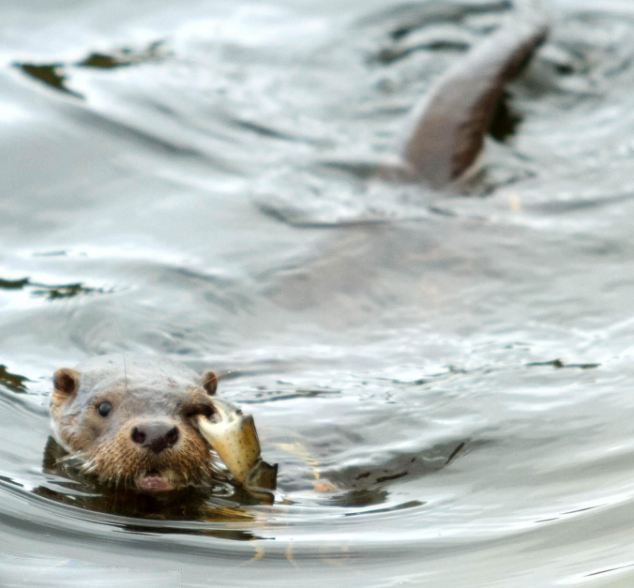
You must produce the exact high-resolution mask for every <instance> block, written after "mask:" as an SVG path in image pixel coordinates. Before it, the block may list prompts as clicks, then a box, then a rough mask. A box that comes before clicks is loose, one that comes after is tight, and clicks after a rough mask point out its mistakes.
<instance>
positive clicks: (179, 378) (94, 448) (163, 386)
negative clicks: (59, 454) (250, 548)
mask: <svg viewBox="0 0 634 588" xmlns="http://www.w3.org/2000/svg"><path fill="white" fill-rule="evenodd" d="M53 379H54V390H53V393H52V396H51V405H50V413H51V422H52V427H53V432H54V435H55V438H56V440H57V442H58V443H59V444H60V445H61V446H62V447H63V448H64V449H65V450H66V451H68V452H69V453H71V454H72V455H74V456H76V457H78V458H80V459H81V462H82V466H81V467H82V470H83V471H84V472H86V473H89V474H92V475H94V476H96V477H97V479H98V481H99V482H101V483H103V484H109V485H120V486H124V487H132V488H136V489H138V490H141V491H149V492H152V491H166V490H173V489H177V488H182V487H185V486H199V485H207V484H209V483H211V482H212V480H213V478H214V455H213V453H212V452H211V448H210V446H209V444H208V443H206V442H205V440H204V439H203V438H202V437H201V435H200V433H199V431H198V429H197V427H196V422H195V421H196V419H197V418H198V417H199V416H201V415H203V416H207V417H208V416H210V415H212V414H213V413H214V405H213V400H212V398H211V397H212V396H213V394H215V391H216V385H217V379H216V376H215V375H214V374H213V372H205V373H204V374H203V375H202V376H199V375H198V374H196V373H195V372H193V371H192V370H190V369H188V368H187V367H185V366H182V365H179V364H177V363H174V362H171V361H169V360H167V359H162V358H161V359H157V358H154V357H139V356H127V355H121V354H118V355H104V356H100V357H95V358H93V359H90V360H88V361H86V362H85V363H83V364H81V365H79V366H77V367H76V368H75V369H69V368H62V369H59V370H57V371H56V372H55V375H54V378H53ZM216 472H217V470H216Z"/></svg>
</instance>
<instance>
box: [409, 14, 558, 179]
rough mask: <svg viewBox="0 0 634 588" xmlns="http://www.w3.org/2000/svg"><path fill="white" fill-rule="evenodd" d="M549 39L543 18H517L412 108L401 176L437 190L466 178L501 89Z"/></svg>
mask: <svg viewBox="0 0 634 588" xmlns="http://www.w3.org/2000/svg"><path fill="white" fill-rule="evenodd" d="M547 35H548V25H547V23H546V22H545V21H544V20H542V19H541V17H539V16H538V15H535V14H531V15H528V14H517V15H515V20H514V21H512V22H510V23H508V24H506V25H504V26H502V27H500V28H499V29H498V30H497V31H496V32H495V33H493V34H492V35H491V36H490V37H489V38H487V39H486V40H485V41H484V42H482V43H480V44H479V45H476V46H475V47H474V48H473V49H471V51H469V53H468V54H467V55H466V56H465V58H464V60H462V61H459V62H458V63H457V64H456V65H455V66H454V67H453V68H451V69H450V70H449V71H448V72H447V73H446V74H445V75H444V76H443V77H441V78H440V79H439V80H438V81H437V82H436V83H435V84H434V85H433V86H432V88H431V89H430V91H429V92H428V94H427V96H426V97H425V98H424V99H423V101H422V103H421V104H420V105H419V106H417V107H415V109H414V115H413V119H414V121H415V123H414V125H413V130H412V131H411V133H409V135H408V137H407V140H406V141H405V148H404V153H403V154H402V158H401V160H402V161H401V166H402V173H401V177H404V178H406V179H408V180H410V181H421V182H422V183H424V184H426V185H428V186H430V187H431V188H434V189H439V188H443V187H445V186H447V185H449V184H451V183H452V182H454V181H456V180H458V179H460V178H461V177H462V176H464V175H465V173H466V172H468V171H469V170H470V168H471V167H472V166H473V164H474V163H475V162H476V160H477V158H478V156H479V155H480V152H481V150H482V146H483V144H484V136H485V134H486V133H487V132H488V130H489V127H490V126H491V123H492V121H493V119H494V117H495V114H496V112H497V110H498V108H499V106H500V101H501V99H502V97H503V95H504V90H505V87H506V86H507V84H508V83H509V82H510V81H512V80H513V79H514V78H515V77H517V75H519V73H520V72H521V71H522V69H523V68H524V66H525V65H526V64H527V63H528V62H529V61H530V59H531V57H532V55H533V54H534V52H535V51H536V49H537V48H538V47H539V46H540V45H541V44H542V43H543V42H544V41H545V39H546V37H547Z"/></svg>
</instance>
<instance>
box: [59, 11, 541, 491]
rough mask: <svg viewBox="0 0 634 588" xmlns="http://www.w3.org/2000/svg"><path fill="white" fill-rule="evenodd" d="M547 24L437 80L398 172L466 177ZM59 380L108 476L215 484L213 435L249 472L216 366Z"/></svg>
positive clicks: (74, 432) (133, 367)
mask: <svg viewBox="0 0 634 588" xmlns="http://www.w3.org/2000/svg"><path fill="white" fill-rule="evenodd" d="M547 30H548V29H547V26H546V24H545V23H543V22H541V21H536V20H534V19H527V20H521V19H520V20H519V21H516V23H513V24H511V25H508V26H505V27H503V28H501V29H500V30H499V31H498V32H496V33H494V34H493V35H492V36H491V37H490V38H489V39H488V40H487V41H485V42H484V43H482V44H481V45H480V46H478V47H476V48H475V49H473V50H472V51H471V52H470V53H469V54H468V55H467V56H466V57H465V58H464V60H463V61H461V62H460V63H459V64H458V65H457V66H456V67H454V68H453V69H451V70H450V71H449V72H448V73H447V74H446V76H444V77H443V78H442V79H441V80H440V81H439V82H438V83H436V85H435V86H434V87H433V88H432V89H431V91H430V92H429V94H428V97H427V98H426V100H425V101H424V103H423V106H422V107H421V108H418V109H417V116H416V123H415V125H414V128H413V131H412V133H411V134H410V136H409V138H408V139H407V141H406V145H405V150H404V154H403V157H402V159H401V162H400V164H399V166H398V168H397V171H398V172H399V177H401V178H404V179H407V180H413V181H421V182H424V183H426V184H427V185H429V186H431V187H433V188H439V187H443V186H446V185H448V184H451V183H452V182H454V181H456V180H457V179H459V178H460V177H461V176H463V175H464V174H465V173H466V172H467V171H468V170H469V168H470V167H471V166H472V165H473V164H474V162H475V161H476V159H477V157H478V155H479V153H480V151H481V149H482V145H483V141H484V135H485V133H486V132H487V130H488V127H489V125H490V123H491V121H492V119H493V117H494V114H495V111H496V109H497V108H498V105H499V101H500V99H501V97H502V95H503V92H504V88H505V86H506V84H507V83H508V82H509V81H510V80H512V79H513V78H514V77H515V76H516V75H517V74H518V73H519V71H520V70H521V68H522V66H523V65H524V64H525V63H526V62H527V61H528V60H529V59H530V57H531V56H532V54H533V53H534V51H535V50H536V48H537V47H538V46H539V45H540V44H541V43H542V42H543V41H544V39H545V37H546V34H547ZM53 380H54V390H53V393H52V397H51V404H50V413H51V420H52V427H53V431H54V436H55V439H56V440H57V442H58V443H59V444H60V445H61V446H62V447H63V448H64V449H65V450H66V451H68V452H69V453H70V454H71V455H73V456H76V457H78V458H80V459H81V460H82V466H81V467H82V470H83V471H84V472H86V473H90V474H93V475H94V476H96V478H97V479H98V481H99V482H101V483H104V484H110V485H121V486H124V487H126V488H135V489H137V490H140V491H143V492H165V491H169V490H175V489H179V488H184V487H188V486H204V485H208V484H211V483H212V482H213V480H214V478H215V477H216V476H217V465H218V463H217V457H216V456H215V454H214V453H213V452H212V451H211V445H212V444H213V443H217V444H218V447H219V448H220V447H223V448H224V449H223V451H225V453H226V455H225V459H224V461H225V462H226V463H227V465H229V463H232V464H237V465H235V468H238V469H239V470H240V471H238V472H237V473H238V475H237V476H236V477H237V479H238V480H241V479H242V480H246V479H249V476H248V475H247V474H248V472H247V469H246V466H244V462H245V460H244V459H242V458H243V457H244V456H246V455H247V454H248V455H249V456H251V455H253V452H246V451H244V449H240V448H239V447H240V442H238V443H234V442H233V441H235V438H234V439H231V440H230V441H231V442H228V443H223V440H222V435H223V434H224V433H223V432H222V430H220V431H219V430H217V429H216V428H214V427H209V426H208V425H207V424H206V421H205V420H204V419H209V417H211V416H212V415H215V414H222V415H226V414H227V411H229V412H231V410H232V409H231V407H230V405H222V408H220V409H219V407H220V405H215V404H214V398H213V396H214V394H215V392H216V388H217V382H218V379H217V377H216V375H215V374H214V373H213V372H212V371H207V372H205V373H203V374H202V375H201V376H199V375H197V374H196V373H194V372H193V371H191V370H189V369H188V368H186V367H184V366H182V365H179V364H177V363H174V362H171V361H168V360H166V359H162V358H161V359H158V358H153V357H138V356H127V355H125V356H124V355H106V356H101V357H97V358H93V359H90V360H88V361H86V362H85V363H83V364H82V365H80V366H79V367H77V368H75V369H69V368H62V369H59V370H57V371H56V372H55V375H54V378H53ZM234 413H235V411H234ZM234 432H235V431H234ZM231 434H232V435H233V434H234V433H231ZM244 438H245V439H247V438H248V439H253V438H254V436H253V435H251V436H249V435H246V436H245V437H244ZM240 439H242V437H240V438H239V441H240ZM256 439H257V438H256ZM251 442H252V441H251ZM236 448H238V449H236ZM236 452H238V453H239V452H242V454H241V455H236ZM255 453H257V454H259V444H258V446H257V452H255ZM236 456H237V457H238V459H233V458H235V457H236ZM249 459H251V458H250V457H249ZM249 463H250V462H249ZM229 467H230V470H231V466H229ZM273 478H274V476H273Z"/></svg>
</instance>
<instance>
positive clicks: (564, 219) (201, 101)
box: [0, 0, 634, 587]
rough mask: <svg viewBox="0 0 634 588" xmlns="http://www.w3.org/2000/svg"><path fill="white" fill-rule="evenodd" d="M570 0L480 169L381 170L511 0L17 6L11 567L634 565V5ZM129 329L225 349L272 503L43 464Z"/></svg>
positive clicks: (599, 576)
mask: <svg viewBox="0 0 634 588" xmlns="http://www.w3.org/2000/svg"><path fill="white" fill-rule="evenodd" d="M547 9H548V10H549V12H550V14H551V17H552V21H553V32H552V35H551V38H550V40H549V42H548V43H547V45H546V46H544V47H543V49H542V50H541V51H540V53H539V55H538V56H537V59H536V60H535V61H534V63H533V64H532V65H531V67H530V68H529V70H528V71H527V72H526V73H525V75H524V77H523V78H522V79H521V80H520V81H519V82H518V83H517V84H515V86H514V87H513V91H512V97H513V100H512V108H513V117H514V118H515V119H516V123H517V121H519V123H517V125H516V127H515V132H514V134H512V135H511V136H510V137H507V139H506V140H505V142H503V143H500V142H495V141H493V140H491V141H489V145H488V146H487V152H486V157H485V159H484V161H483V171H482V173H481V174H480V176H479V177H478V178H476V180H475V181H474V183H473V186H472V188H470V194H471V196H470V197H465V196H462V195H447V194H435V193H431V192H429V191H425V190H424V189H423V188H420V187H413V186H404V185H399V184H395V183H389V182H384V181H381V180H379V179H377V178H374V177H373V176H372V174H371V173H370V172H369V170H370V169H371V167H372V165H371V164H373V163H376V162H381V161H384V160H385V159H386V158H389V157H390V156H391V155H393V154H394V153H395V152H396V151H395V149H396V146H397V145H399V138H400V137H401V134H402V132H403V129H404V128H405V126H406V120H407V112H408V109H409V107H410V106H411V105H413V104H414V103H415V102H416V101H417V99H418V98H419V97H420V96H421V95H423V94H424V92H425V90H426V88H428V87H429V84H430V83H431V81H432V80H433V79H435V77H436V76H437V75H438V74H439V73H440V72H442V71H444V70H445V69H446V68H447V67H448V66H449V65H450V64H452V63H454V62H455V60H458V59H460V58H461V55H462V54H463V53H464V51H465V49H466V48H467V47H468V46H470V45H471V44H472V43H473V42H475V41H477V40H478V39H479V38H482V37H484V36H485V35H486V34H487V33H488V32H490V31H491V30H492V29H493V28H494V27H495V26H497V25H498V24H499V23H500V22H501V21H502V20H503V18H504V17H505V15H506V13H507V12H508V5H507V3H506V2H503V1H499V2H496V1H467V0H465V1H463V2H440V1H434V2H432V1H427V2H417V3H396V2H395V3H387V2H380V1H378V0H373V1H367V0H366V1H364V2H361V1H360V0H345V1H342V0H337V1H336V2H334V1H332V0H329V1H326V2H323V1H322V2H312V1H311V2H308V1H295V2H290V1H287V0H279V1H275V0H271V1H269V2H267V3H256V2H248V1H242V2H235V1H233V2H219V1H218V2H213V3H212V2H202V1H201V2H197V1H196V0H187V1H185V2H179V3H175V2H162V3H158V2H146V1H137V2H135V3H129V2H123V1H119V0H112V1H110V2H108V3H103V2H94V1H82V2H79V1H71V0H55V1H49V2H46V3H40V2H35V1H33V0H22V2H19V3H5V4H4V5H3V7H2V9H1V11H2V21H3V26H2V28H1V29H0V55H1V64H2V67H1V69H0V121H1V125H0V133H1V138H2V141H1V142H0V155H1V160H2V162H3V166H2V169H3V173H2V176H1V177H0V193H1V195H2V198H1V200H0V242H1V244H2V247H1V249H0V337H1V341H2V343H1V345H0V364H1V365H0V404H1V411H0V441H1V443H0V520H1V521H2V526H1V527H0V545H2V549H1V550H0V585H2V586H3V587H4V586H7V587H8V586H82V587H83V586H112V585H117V586H124V587H125V586H135V587H137V586H150V585H151V586H158V587H163V586H176V585H182V586H261V585H288V586H296V585H299V584H300V582H301V585H302V586H322V585H327V586H422V585H425V586H438V587H447V586H451V587H459V586H468V587H474V586H482V587H491V586H514V587H517V586H527V587H534V586H554V585H557V586H624V587H625V586H631V585H633V584H634V567H633V566H634V552H633V550H632V547H631V537H632V531H631V528H630V527H631V520H632V518H631V517H634V477H633V476H632V473H631V470H632V462H633V460H634V435H633V433H634V419H632V416H631V415H632V412H633V411H634V399H633V398H632V395H631V381H632V376H633V375H634V367H633V366H634V361H633V360H634V343H633V341H634V338H633V337H632V333H633V331H634V318H633V316H632V300H633V295H634V278H633V274H632V257H633V254H634V232H633V231H632V228H633V222H632V218H634V174H633V173H632V172H633V170H634V139H633V137H634V114H633V112H634V109H632V100H633V98H632V88H633V87H634V64H633V63H632V55H633V54H634V53H633V51H634V4H632V3H631V2H630V1H626V0H622V1H616V0H613V1H607V2H601V3H597V2H590V1H585V2H583V1H578V0H575V1H572V0H553V2H551V3H549V4H547ZM507 130H508V129H507ZM124 350H129V351H141V352H146V353H159V354H165V355H169V356H170V357H173V358H175V359H178V360H181V361H183V362H185V363H187V364H189V365H191V366H193V367H195V368H197V369H201V370H202V369H203V368H209V367H213V368H215V369H217V370H218V371H219V372H222V373H225V375H226V377H225V378H224V379H223V380H222V381H221V392H222V393H223V394H224V396H225V397H226V398H228V399H230V400H231V401H233V402H236V403H238V404H240V405H242V406H243V408H244V409H245V410H247V411H249V412H251V413H252V414H253V415H254V416H255V418H256V422H257V423H258V428H259V431H260V436H261V438H262V441H263V445H264V450H265V457H266V458H267V459H268V460H269V461H277V462H278V463H279V464H280V480H279V489H278V493H277V502H276V504H275V505H274V506H273V507H267V506H259V505H254V504H248V501H244V500H241V499H240V497H239V496H238V495H236V494H234V493H232V491H231V489H226V488H225V489H224V491H215V492H214V493H213V494H212V495H211V496H210V497H208V498H207V499H206V500H205V501H204V502H203V503H202V504H199V508H198V509H197V510H188V509H187V508H185V507H184V506H183V507H182V508H180V507H179V506H178V505H176V506H175V505H174V504H172V505H161V504H149V505H147V504H146V505H141V506H142V508H140V509H139V510H138V511H137V510H134V509H131V510H130V509H128V510H126V508H125V507H124V506H122V504H120V503H117V500H116V499H113V498H112V497H110V498H108V497H104V496H102V495H101V494H100V492H99V491H97V490H95V489H94V488H91V487H89V486H85V485H81V484H78V483H74V482H72V480H68V479H66V478H65V477H63V476H60V475H55V474H53V473H46V472H45V471H44V470H43V465H42V461H43V453H44V446H45V444H46V441H47V436H48V423H47V411H46V405H47V396H48V391H49V387H50V384H49V382H50V374H51V373H52V372H53V370H54V369H55V368H57V367H59V366H61V365H74V364H75V363H76V362H77V361H79V360H80V359H81V358H82V357H85V356H88V355H93V354H96V353H101V352H106V351H124ZM318 476H319V478H320V479H319V480H317V477H318ZM323 480H326V481H328V482H330V483H331V484H334V487H335V489H334V491H330V492H323V491H321V490H329V489H331V490H332V488H329V487H328V485H327V484H324V483H323ZM183 504H184V503H183ZM181 506H182V505H181ZM139 512H146V516H139V514H138V513H139ZM179 583H180V584H179Z"/></svg>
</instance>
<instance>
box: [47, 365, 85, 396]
mask: <svg viewBox="0 0 634 588" xmlns="http://www.w3.org/2000/svg"><path fill="white" fill-rule="evenodd" d="M53 385H54V386H55V390H53V394H59V395H60V396H61V397H63V398H70V397H71V396H74V395H75V393H76V392H77V390H78V388H79V372H76V371H75V370H72V369H70V368H60V369H58V370H57V371H56V372H55V373H54V374H53Z"/></svg>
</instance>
